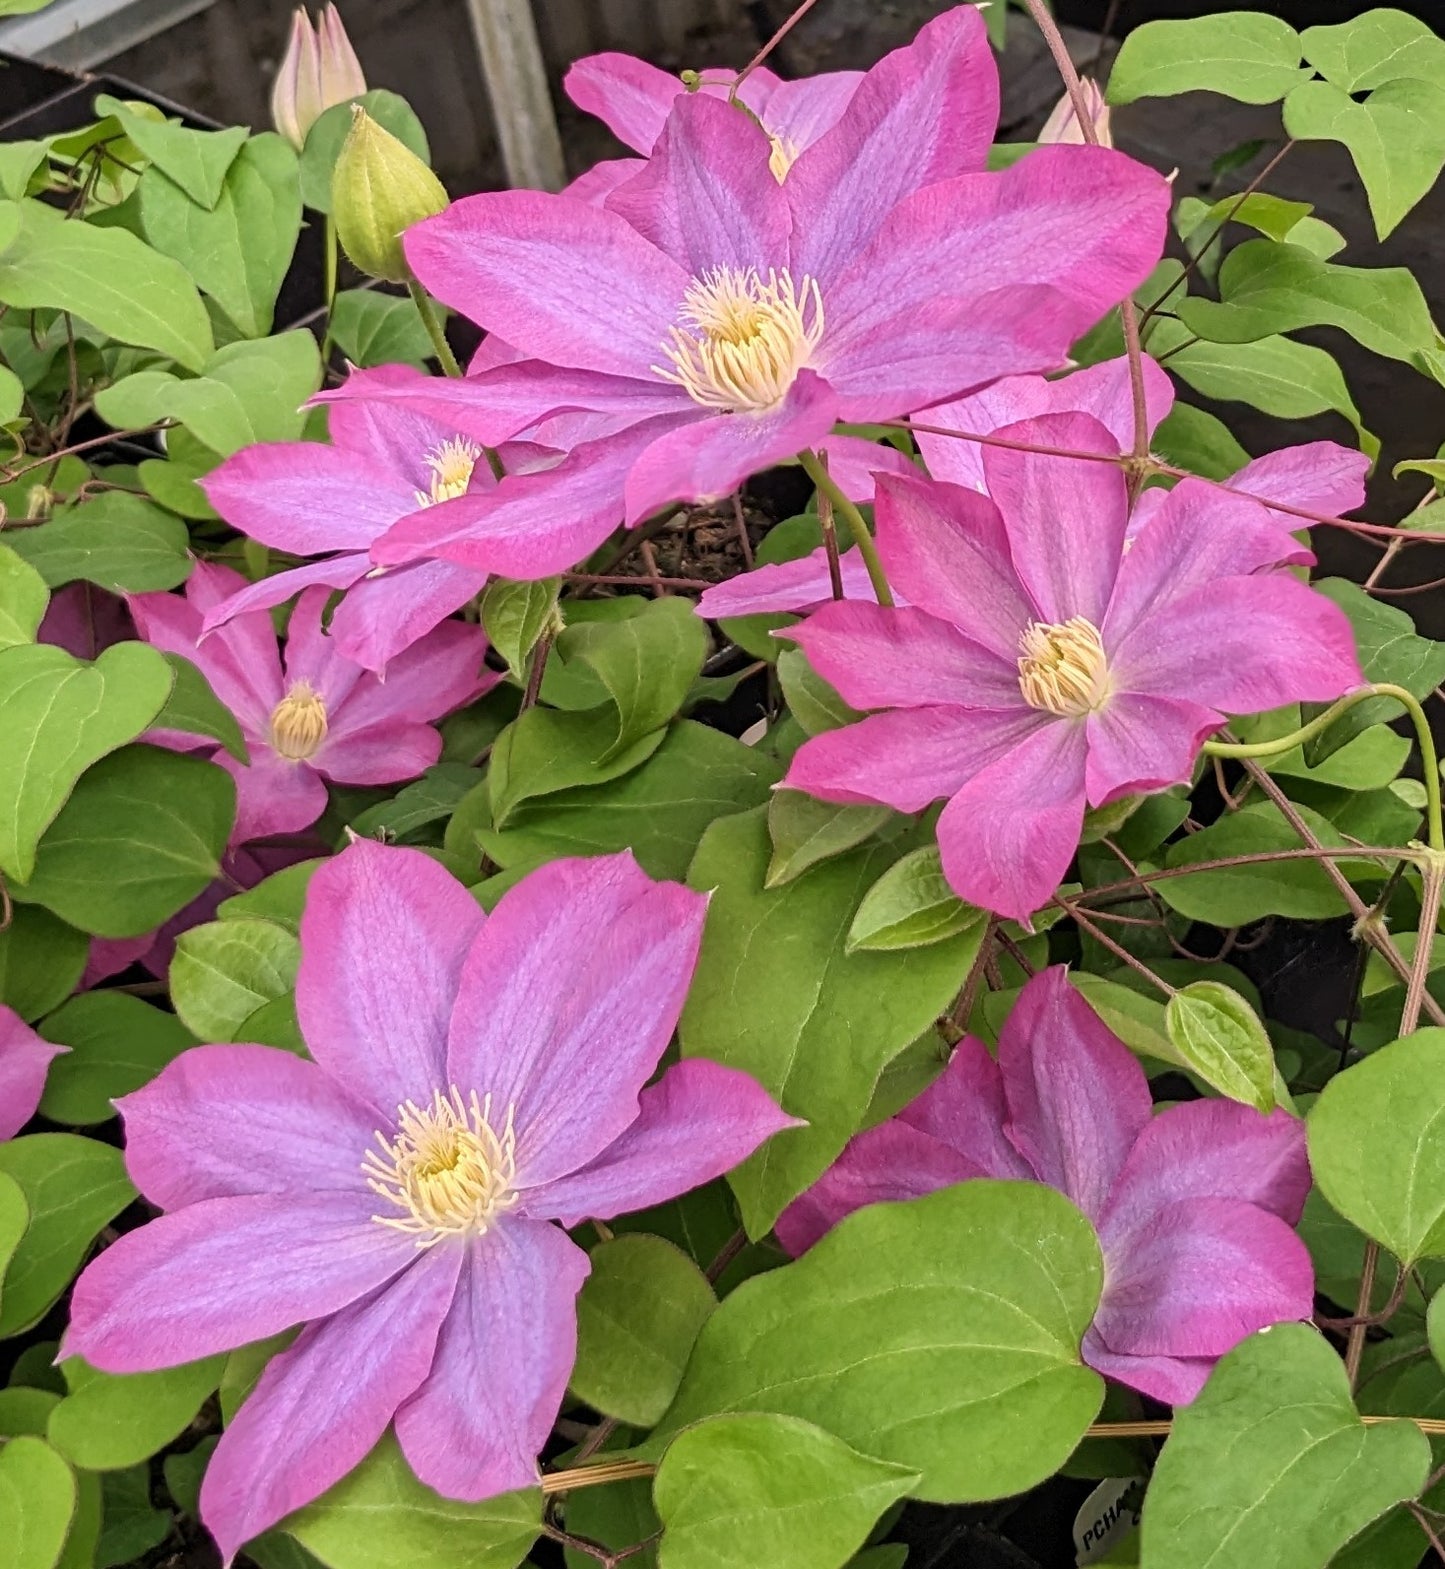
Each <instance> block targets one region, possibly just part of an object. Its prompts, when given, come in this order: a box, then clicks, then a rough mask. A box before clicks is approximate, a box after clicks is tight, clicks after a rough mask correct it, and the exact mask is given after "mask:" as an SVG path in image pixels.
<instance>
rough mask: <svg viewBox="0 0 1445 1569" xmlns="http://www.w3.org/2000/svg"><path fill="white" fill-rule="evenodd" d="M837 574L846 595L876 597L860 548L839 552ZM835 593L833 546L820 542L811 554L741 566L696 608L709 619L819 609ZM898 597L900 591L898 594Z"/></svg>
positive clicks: (708, 591)
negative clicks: (746, 568) (747, 567)
mask: <svg viewBox="0 0 1445 1569" xmlns="http://www.w3.org/2000/svg"><path fill="white" fill-rule="evenodd" d="M838 575H839V577H840V578H841V579H842V583H843V597H844V598H845V599H862V600H873V602H874V603H875V604H876V603H877V601H876V599H874V595H873V582H872V579H871V578H870V577H869V576H868V568H867V566H866V565H865V564H864V561H863V557H862V556H861V555H860V554H859V553H858V551H857V550H856V549H853V550H845V551H843V552H842V553H841V554H840V555H839V557H838ZM832 598H833V579H832V575H831V574H830V573H829V571H828V552H827V550H826V549H825V548H824V547H823V546H821V545H820V546H819V547H818V548H817V549H816V550H815V551H813V553H812V554H811V555H807V556H803V557H801V558H800V559H799V560H797V561H778V562H774V563H772V564H771V565H769V566H763V567H755V568H754V569H753V571H751V572H740V573H739V574H738V575H737V576H736V577H733V578H729V579H728V580H727V582H725V583H714V584H713V586H712V587H711V588H709V589H705V590H704V591H703V592H702V593H701V594H700V595H699V596H698V601H697V613H698V614H699V615H700V616H705V617H706V618H707V619H708V620H709V621H717V620H720V619H721V618H722V617H724V616H759V615H771V614H776V613H777V612H779V611H789V610H796V611H808V610H816V609H817V608H818V607H819V606H820V605H826V604H827V603H828V602H829V601H830V600H831V599H832ZM894 598H895V602H896V600H897V595H896V594H895V596H894Z"/></svg>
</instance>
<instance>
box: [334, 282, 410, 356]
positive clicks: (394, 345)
mask: <svg viewBox="0 0 1445 1569" xmlns="http://www.w3.org/2000/svg"><path fill="white" fill-rule="evenodd" d="M331 336H332V338H333V340H334V341H335V343H336V346H337V348H339V349H340V350H341V352H342V353H343V354H344V355H345V356H346V357H347V359H349V360H350V361H351V363H352V364H353V365H361V366H370V365H395V364H400V365H415V366H418V367H421V366H424V365H425V364H426V362H427V360H428V359H430V357H431V355H432V343H431V339H430V338H429V337H428V336H427V330H426V328H425V327H424V326H423V325H422V320H421V317H420V316H419V315H417V309H416V306H415V305H414V304H413V303H412V301H411V300H410V299H407V298H398V297H397V296H396V295H394V294H383V293H381V291H380V290H379V289H343V290H342V291H341V293H340V294H338V295H337V296H336V304H335V305H334V306H333V307H332V311H331Z"/></svg>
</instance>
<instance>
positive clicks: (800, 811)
mask: <svg viewBox="0 0 1445 1569" xmlns="http://www.w3.org/2000/svg"><path fill="white" fill-rule="evenodd" d="M892 816H893V813H892V811H891V810H890V809H889V808H888V807H886V806H868V805H857V806H840V805H838V804H837V803H836V802H833V801H819V800H816V799H815V798H814V797H813V796H811V795H805V794H804V793H803V792H802V791H801V790H775V791H774V792H773V795H772V798H771V800H769V802H768V837H769V838H770V839H771V840H772V842H773V854H772V859H771V860H770V861H769V862H768V870H767V875H766V876H765V877H764V878H763V886H764V887H765V888H780V887H782V885H783V884H784V883H790V882H792V880H793V879H794V878H795V877H797V876H799V875H801V874H802V873H803V872H806V871H807V869H808V868H809V867H810V866H816V865H817V863H818V862H819V861H826V860H827V859H828V858H829V857H830V856H834V855H842V854H843V852H844V851H845V850H852V849H854V848H855V847H856V846H857V845H860V844H862V843H863V841H864V840H865V839H869V838H871V837H872V836H873V834H874V833H875V832H876V831H877V830H878V829H879V828H881V827H882V826H883V825H884V823H886V822H887V821H888V819H889V818H890V817H892ZM850 951H851V950H850Z"/></svg>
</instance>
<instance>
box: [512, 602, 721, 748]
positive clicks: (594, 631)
mask: <svg viewBox="0 0 1445 1569" xmlns="http://www.w3.org/2000/svg"><path fill="white" fill-rule="evenodd" d="M618 603H625V604H626V605H627V607H628V611H627V614H625V615H622V616H619V617H613V618H609V619H607V620H605V621H581V622H576V623H574V624H572V625H570V626H568V627H567V628H566V630H565V631H563V632H562V633H561V634H560V635H559V636H558V638H557V642H556V646H555V648H554V649H553V657H554V658H556V659H558V660H560V661H561V665H562V667H563V669H564V670H565V671H566V672H567V673H568V674H571V673H573V672H574V671H575V667H576V666H577V665H579V664H580V665H582V666H583V667H584V668H585V669H586V670H587V671H589V672H590V673H591V674H592V675H593V676H594V677H595V678H596V682H597V685H598V688H599V689H600V697H599V698H598V701H603V702H605V701H606V700H607V699H609V698H610V699H611V701H612V703H613V704H614V706H615V707H616V709H617V724H616V734H615V736H614V737H613V739H612V741H611V744H610V745H609V746H607V747H606V748H604V749H603V750H602V751H601V752H600V753H599V754H598V756H597V758H596V761H597V762H598V763H601V764H607V763H610V762H611V761H612V760H613V759H614V758H617V757H620V756H622V755H623V754H625V753H626V752H628V750H629V749H630V748H632V747H634V746H635V745H636V744H637V743H638V742H639V741H641V740H642V739H643V738H644V737H645V736H648V735H651V734H652V732H653V731H655V730H656V729H658V727H659V726H661V725H664V724H666V723H667V721H668V720H669V719H671V718H672V717H673V715H674V714H676V713H677V711H678V710H679V709H680V708H681V707H682V705H683V702H684V701H685V700H686V698H687V694H688V692H689V691H690V690H691V689H692V684H693V682H694V681H695V680H696V679H697V677H698V674H699V673H700V672H701V670H702V662H703V660H704V659H706V657H707V648H708V638H707V625H706V623H705V622H704V621H703V620H702V618H701V617H700V616H698V615H697V613H696V612H695V611H694V610H693V608H692V602H691V600H687V599H672V598H669V599H656V600H646V599H633V600H628V601H621V602H618ZM549 664H550V661H549ZM542 695H543V697H544V698H548V700H550V699H549V694H548V691H547V687H546V684H545V682H544V684H543V689H542ZM567 706H569V707H570V706H573V705H571V704H570V703H569V704H568V705H567ZM587 706H589V707H590V706H591V705H590V704H589V705H587Z"/></svg>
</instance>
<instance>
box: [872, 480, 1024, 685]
mask: <svg viewBox="0 0 1445 1569" xmlns="http://www.w3.org/2000/svg"><path fill="white" fill-rule="evenodd" d="M877 518H878V553H879V555H880V556H882V558H883V565H884V567H885V568H886V570H887V573H888V581H889V583H890V585H895V586H896V587H897V588H898V590H899V591H900V592H901V593H903V594H905V595H906V596H907V598H908V601H909V603H910V604H914V605H918V606H919V607H920V608H921V609H923V610H926V611H928V612H929V614H930V615H934V616H938V617H940V618H941V619H942V620H944V621H948V622H951V623H952V624H953V625H954V626H956V627H958V628H959V629H960V631H962V632H963V633H964V634H965V635H966V636H968V637H969V638H971V639H972V640H973V641H974V642H975V643H978V644H981V645H982V646H983V647H984V648H987V649H990V650H991V651H992V652H993V653H994V654H995V655H996V656H998V658H1000V659H1002V660H1005V661H1007V662H1008V665H1009V667H1010V669H1011V671H1012V673H1013V686H1014V695H1015V698H1016V697H1017V694H1018V669H1017V660H1018V655H1019V637H1020V635H1021V634H1022V633H1023V630H1024V628H1025V627H1026V626H1027V625H1028V624H1029V622H1030V621H1032V620H1033V619H1034V615H1033V606H1032V605H1031V604H1030V603H1029V598H1028V595H1027V594H1026V593H1025V591H1024V589H1023V586H1022V585H1021V584H1020V582H1019V578H1018V573H1017V572H1016V571H1015V570H1014V565H1013V558H1012V557H1011V556H1010V554H1009V537H1008V533H1007V531H1006V530H1005V528H1004V524H1003V519H1002V517H1001V516H1000V515H999V511H998V508H997V507H996V506H994V504H993V502H992V501H990V500H989V498H988V497H987V496H980V495H977V494H975V493H974V492H973V491H969V490H963V489H961V488H960V487H958V486H957V485H940V484H937V483H934V482H930V481H928V480H923V479H917V478H913V479H892V478H886V477H885V478H882V479H880V482H879V486H878V511H877Z"/></svg>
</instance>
